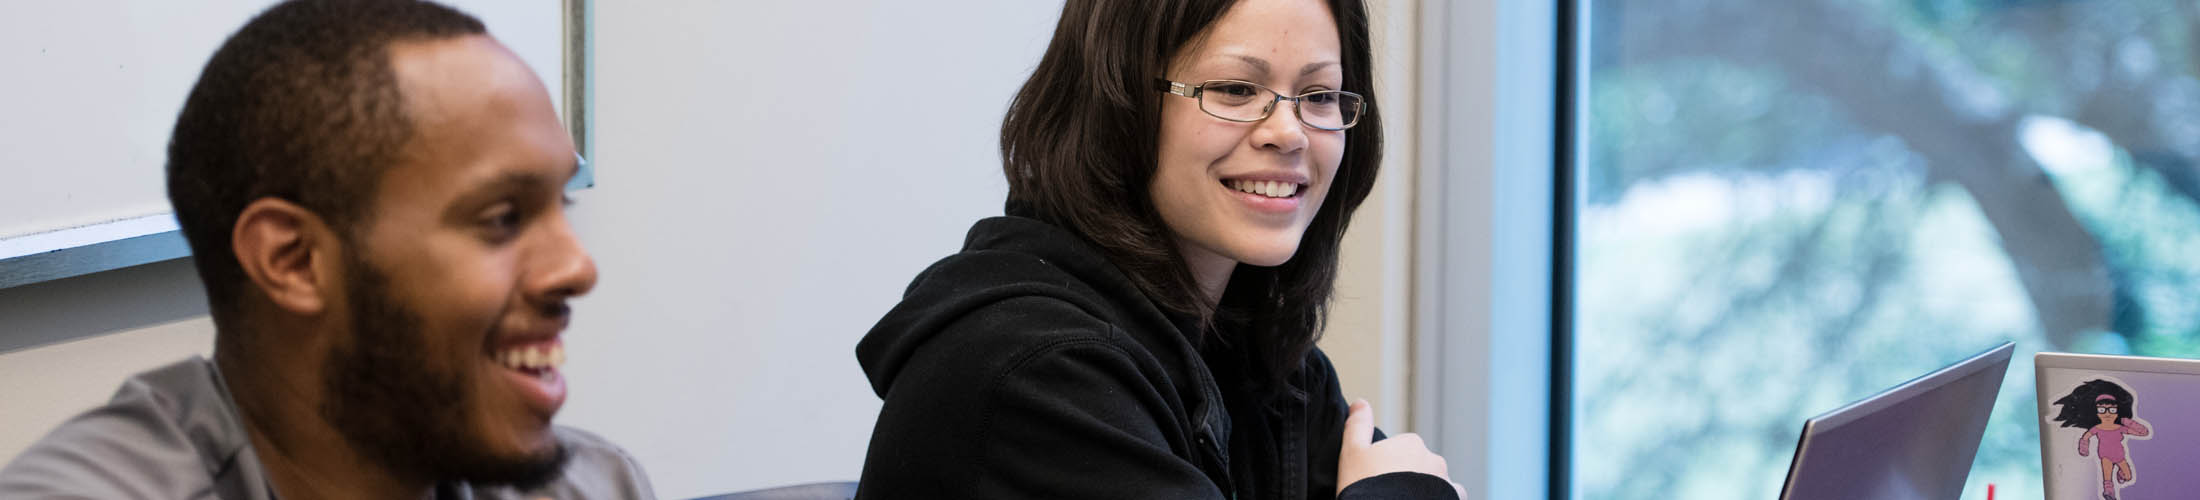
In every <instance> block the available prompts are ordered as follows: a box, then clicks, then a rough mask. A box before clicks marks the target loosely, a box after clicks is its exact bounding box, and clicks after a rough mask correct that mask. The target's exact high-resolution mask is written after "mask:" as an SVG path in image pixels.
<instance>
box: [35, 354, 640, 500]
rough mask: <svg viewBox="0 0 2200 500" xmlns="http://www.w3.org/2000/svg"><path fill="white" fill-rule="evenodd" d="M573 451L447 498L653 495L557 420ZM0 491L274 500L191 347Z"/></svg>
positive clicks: (626, 458)
mask: <svg viewBox="0 0 2200 500" xmlns="http://www.w3.org/2000/svg"><path fill="white" fill-rule="evenodd" d="M554 432H556V433H557V436H558V439H559V440H561V441H564V442H565V446H566V449H567V450H568V451H570V452H571V453H572V461H571V462H567V464H566V469H565V475H564V477H562V478H560V479H558V480H557V481H555V482H552V483H551V484H549V485H548V486H544V487H542V488H540V489H537V490H533V491H518V490H514V489H512V488H506V487H486V486H484V487H474V486H469V485H464V484H447V485H442V486H441V487H438V488H436V491H437V492H438V496H439V497H442V498H460V499H506V498H510V499H535V498H556V499H580V498H655V497H656V496H655V494H654V493H652V492H651V491H650V488H649V479H648V478H647V477H646V476H644V475H643V474H642V469H641V466H639V465H637V464H636V463H635V461H634V457H633V456H632V455H628V454H627V453H626V450H623V449H620V448H619V447H618V446H616V445H613V444H611V443H610V442H608V441H605V440H604V439H603V438H601V437H597V436H596V435H594V434H590V433H587V432H585V431H581V430H578V429H572V428H567V427H556V428H555V430H554ZM0 498H8V499H16V498H36V499H47V498H52V499H59V498H101V499H105V498H145V499H210V498H219V499H226V500H269V499H273V498H275V495H274V493H273V488H272V487H270V486H269V483H268V480H267V471H266V469H264V468H262V466H261V465H260V460H259V457H258V456H257V455H255V454H254V452H253V450H252V440H251V438H250V436H249V435H247V434H245V431H244V426H243V424H242V422H241V421H240V420H239V419H238V418H237V410H236V405H235V404H234V403H232V402H231V399H230V397H229V390H228V388H227V386H226V385H225V384H223V383H222V380H221V373H219V372H217V371H216V370H215V369H214V363H212V362H210V361H207V360H206V359H205V358H200V357H196V356H194V357H192V358H191V359H187V360H183V361H181V362H177V363H175V364H171V365H168V366H164V367H161V368H158V369H154V370H152V371H148V372H144V373H140V374H137V375H136V376H132V377H130V379H129V380H127V381H124V382H123V383H122V388H121V389H119V390H116V391H115V397H114V399H112V400H109V401H108V402H107V404H106V405H103V406H100V407H98V408H94V409H92V410H91V411H88V412H85V413H84V414H82V415H78V416H76V418H72V419H70V420H69V421H68V422H67V423H63V424H61V427H60V428H56V429H54V431H53V432H52V433H50V434H47V435H46V437H44V438H41V439H39V440H38V443H37V444H33V445H31V447H30V449H28V450H25V451H24V452H23V454H22V455H21V456H17V457H16V458H15V461H14V462H11V463H9V464H8V466H7V467H6V468H0Z"/></svg>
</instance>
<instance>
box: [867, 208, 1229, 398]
mask: <svg viewBox="0 0 2200 500" xmlns="http://www.w3.org/2000/svg"><path fill="white" fill-rule="evenodd" d="M1029 296H1043V297H1049V298H1054V299H1060V300H1062V301H1065V302H1068V303H1070V304H1071V305H1074V306H1076V307H1078V308H1079V309H1082V310H1084V311H1085V312H1086V313H1088V314H1091V315H1093V316H1094V317H1096V318H1099V319H1101V320H1102V321H1107V322H1109V323H1111V324H1114V325H1117V326H1118V327H1119V328H1118V330H1120V331H1122V332H1124V333H1126V334H1128V335H1131V336H1132V339H1131V340H1133V341H1136V342H1137V343H1139V344H1143V345H1144V346H1145V347H1146V349H1147V350H1148V351H1149V352H1152V353H1153V354H1154V355H1155V356H1156V357H1159V358H1174V359H1172V360H1171V361H1174V362H1172V363H1170V364H1172V365H1176V366H1200V365H1201V363H1200V361H1199V352H1198V350H1197V349H1194V348H1193V346H1192V344H1191V342H1190V340H1189V339H1190V338H1191V337H1190V336H1188V335H1185V334H1184V333H1183V332H1196V331H1198V330H1196V328H1198V322H1197V321H1196V320H1195V319H1194V318H1190V317H1183V316H1182V315H1172V314H1166V313H1163V312H1162V311H1161V310H1160V309H1159V308H1158V307H1157V306H1155V305H1154V304H1153V301H1151V300H1149V299H1147V298H1146V296H1145V294H1144V293H1142V292H1140V291H1139V290H1138V287H1137V286H1136V285H1133V284H1132V283H1131V281H1130V279H1129V278H1127V277H1125V276H1124V275H1123V273H1122V272H1121V271H1120V270H1118V269H1117V268H1116V267H1115V265H1114V264H1113V263H1111V262H1109V261H1108V260H1107V257H1106V256H1105V254H1103V253H1101V252H1100V250H1099V249H1098V248H1096V247H1093V246H1092V245H1091V244H1089V243H1086V242H1085V240H1084V239H1083V238H1081V237H1079V236H1077V235H1076V234H1075V233H1071V232H1069V231H1067V230H1064V229H1062V228H1059V227H1055V226H1053V225H1051V224H1047V223H1045V222H1042V221H1039V220H1037V219H1031V218H1025V217H1014V216H1007V217H992V218H987V219H984V220H980V221H978V223H977V224H975V225H973V226H971V228H970V233H969V235H968V236H967V237H965V238H964V240H963V249H962V251H961V252H960V253H957V254H955V255H952V256H948V257H947V258H945V259H941V260H940V261H939V262H937V263H934V264H932V266H931V267H929V268H926V269H925V270H924V272H923V273H920V274H918V275H917V278H916V279H915V280H914V281H912V282H910V283H909V288H908V289H907V290H905V291H904V292H903V293H902V300H901V303H900V304H897V305H895V306H894V308H893V310H890V311H888V312H887V313H886V316H885V317H883V318H880V319H879V322H878V324H877V325H874V326H872V327H871V331H870V332H869V333H866V334H864V336H863V340H862V341H861V342H858V343H857V344H856V361H857V362H858V363H860V364H862V365H863V371H864V374H865V375H867V376H868V377H869V378H870V380H871V389H872V390H873V391H875V392H877V393H878V395H879V396H880V397H885V396H886V393H887V390H888V389H889V388H891V387H892V386H893V383H894V379H895V378H896V377H897V376H899V375H900V374H901V372H902V371H903V369H905V368H907V364H908V361H909V359H910V358H911V357H912V356H913V355H915V354H916V352H917V351H918V350H919V349H922V348H923V347H924V346H925V344H927V343H929V342H930V341H932V340H933V339H935V338H936V337H938V336H939V335H940V334H941V333H942V332H943V330H945V329H946V328H947V327H948V326H949V325H951V324H954V323H955V322H956V321H957V320H960V319H962V318H963V316H965V315H967V314H970V313H971V312H972V311H976V310H978V309H981V308H984V307H986V306H988V305H992V304H994V303H996V302H1000V301H1003V300H1007V299H1013V298H1019V297H1029ZM1204 371H1205V370H1200V372H1202V373H1199V374H1198V375H1197V376H1196V377H1191V378H1179V379H1178V380H1193V379H1207V380H1211V378H1210V376H1209V375H1207V374H1206V373H1204ZM1186 375H1189V374H1186Z"/></svg>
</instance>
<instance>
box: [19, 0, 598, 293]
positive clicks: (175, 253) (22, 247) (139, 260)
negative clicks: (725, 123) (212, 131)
mask: <svg viewBox="0 0 2200 500" xmlns="http://www.w3.org/2000/svg"><path fill="white" fill-rule="evenodd" d="M562 1H563V4H562V7H563V9H564V15H562V16H560V17H561V19H562V23H563V33H564V41H563V50H562V52H563V53H564V57H563V59H564V61H563V62H564V64H563V68H562V71H561V72H560V75H561V77H562V79H563V80H564V81H562V82H560V85H561V88H562V89H563V90H564V99H565V102H564V103H563V104H564V107H565V111H566V112H565V128H566V130H567V131H569V132H571V133H572V134H573V148H574V151H575V152H576V153H578V154H579V155H580V156H581V160H580V172H579V173H578V174H576V175H574V177H573V180H572V181H571V182H569V183H567V184H566V186H565V187H566V189H567V190H573V189H581V188H588V187H593V186H595V185H596V173H595V172H596V170H595V168H594V166H593V165H591V164H590V162H589V161H588V160H587V159H588V158H592V157H594V154H593V153H594V151H593V147H594V145H595V138H596V134H595V127H594V126H593V124H594V122H595V111H596V109H595V103H596V99H595V94H594V92H593V89H594V88H595V80H596V67H595V61H594V60H593V58H591V57H590V55H591V54H593V53H594V52H595V45H596V40H595V37H594V36H593V33H592V32H591V30H589V24H591V23H590V21H589V20H590V19H594V18H595V0H562ZM179 229H180V227H179V226H177V224H176V217H175V213H174V212H162V213H157V214H152V215H144V216H138V217H130V218H125V219H117V220H111V221H107V222H100V223H95V224H86V225H82V226H76V227H69V228H62V229H55V230H51V231H44V232H38V233H31V234H25V235H17V236H0V289H6V288H14V287H19V286H23V285H29V284H32V283H40V282H46V281H53V280H58V279H63V278H70V277H75V276H83V275H86V274H91V273H96V272H101V271H109V270H114V269H121V268H125V267H133V266H139V265H144V264H151V263H154V262H161V261H167V260H173V259H180V258H184V257H189V256H190V255H191V247H190V246H189V245H188V244H186V243H185V241H184V239H183V233H182V232H181V231H180V230H179Z"/></svg>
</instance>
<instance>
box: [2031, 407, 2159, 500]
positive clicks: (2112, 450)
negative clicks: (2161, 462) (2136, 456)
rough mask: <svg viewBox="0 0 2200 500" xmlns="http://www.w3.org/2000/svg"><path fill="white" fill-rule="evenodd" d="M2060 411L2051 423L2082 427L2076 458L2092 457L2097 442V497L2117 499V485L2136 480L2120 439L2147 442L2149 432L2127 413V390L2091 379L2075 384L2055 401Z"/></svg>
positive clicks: (2144, 423)
mask: <svg viewBox="0 0 2200 500" xmlns="http://www.w3.org/2000/svg"><path fill="white" fill-rule="evenodd" d="M2055 404H2056V405H2060V406H2062V412H2061V413H2060V414H2058V415H2056V416H2055V421H2057V422H2062V426H2063V427H2082V428H2085V433H2084V434H2079V435H2078V456H2081V457H2082V456H2094V455H2095V454H2094V453H2092V452H2093V451H2094V448H2095V446H2096V443H2098V447H2099V451H2100V453H2098V454H2097V456H2098V457H2099V458H2100V461H2101V498H2102V500H2117V493H2118V491H2117V490H2118V489H2119V488H2121V486H2119V485H2121V484H2130V483H2131V482H2133V481H2137V480H2138V478H2139V476H2138V473H2137V472H2135V471H2134V470H2133V469H2132V456H2131V452H2130V450H2128V449H2126V448H2125V446H2124V438H2126V437H2130V438H2133V439H2147V438H2148V436H2150V435H2151V433H2152V432H2153V431H2151V430H2149V429H2148V428H2147V423H2146V421H2144V420H2140V419H2139V417H2138V416H2137V415H2133V414H2132V412H2131V407H2132V397H2131V391H2129V390H2125V389H2124V387H2123V386H2122V385H2118V384H2117V383H2115V382H2110V381H2107V380H2101V379H2095V380H2093V381H2091V382H2086V383H2085V384H2083V385H2079V386H2078V388H2076V389H2073V390H2071V391H2070V395H2067V396H2063V397H2062V398H2060V399H2056V400H2055Z"/></svg>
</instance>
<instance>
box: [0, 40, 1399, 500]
mask: <svg viewBox="0 0 2200 500" xmlns="http://www.w3.org/2000/svg"><path fill="white" fill-rule="evenodd" d="M1386 5H1390V4H1386ZM1378 10H1379V11H1381V12H1389V14H1386V15H1384V16H1381V17H1379V19H1382V21H1381V23H1380V24H1384V25H1386V26H1391V27H1393V28H1396V27H1398V26H1405V27H1407V29H1408V33H1410V29H1411V26H1413V25H1414V24H1415V23H1414V21H1413V19H1412V18H1411V17H1410V14H1411V13H1412V12H1414V10H1413V9H1411V8H1410V5H1408V6H1407V7H1405V8H1400V9H1387V8H1385V9H1378ZM1058 13H1059V3H1057V2H1025V1H1010V0H997V1H985V2H971V3H970V4H967V5H955V6H951V7H945V6H940V5H936V4H932V3H924V2H893V1H886V0H875V1H863V2H854V1H850V2H718V1H706V0H678V1H674V0H666V1H656V2H612V1H599V2H598V4H597V6H596V19H595V22H596V24H595V29H596V32H595V40H596V52H595V58H596V71H597V77H596V84H597V88H596V90H595V96H596V99H597V104H596V112H597V116H596V124H595V126H596V127H597V129H596V130H597V134H596V137H597V140H598V143H597V151H596V154H595V157H593V158H591V160H593V161H594V162H595V164H596V166H597V172H596V176H597V177H596V180H597V187H595V188H593V189H589V190H586V191H582V192H580V193H578V194H576V198H577V199H578V200H579V204H578V205H576V206H575V207H573V216H574V221H575V222H574V223H575V225H576V226H577V229H578V231H579V232H580V235H581V238H582V241H583V242H584V243H585V244H586V245H587V246H588V248H589V250H590V251H591V252H592V253H593V255H594V256H595V258H596V261H597V265H598V267H599V269H600V273H601V280H600V282H599V284H598V286H597V288H596V290H595V292H594V293H593V294H591V295H590V296H588V297H586V298H583V299H581V300H579V301H577V302H576V303H575V312H576V314H575V319H574V323H573V325H572V328H571V329H570V330H569V331H568V334H567V345H568V348H569V350H570V356H571V358H572V359H571V361H570V362H569V364H568V365H567V367H566V370H567V372H568V375H569V377H570V381H571V382H570V383H571V388H572V391H573V393H572V398H571V399H570V400H569V402H568V404H567V405H566V407H565V409H564V411H563V413H561V416H560V422H561V423H563V424H566V425H573V426H579V427H584V428H588V429H591V430H594V431H597V432H599V433H602V434H604V435H605V436H607V437H609V438H611V439H612V440H614V441H616V442H618V443H620V444H622V445H624V446H625V447H627V448H628V449H629V450H630V451H632V452H634V453H635V454H637V455H638V456H639V457H640V458H641V460H642V462H643V465H644V466H645V467H646V468H647V469H648V470H649V472H650V474H651V476H652V479H653V480H654V481H655V482H656V485H657V488H658V493H660V495H662V496H664V497H666V498H685V497H693V496H699V495H705V494H712V493H722V492H728V491H735V490H743V489H751V488H759V487H766V486H772V485H783V484H793V483H801V482H810V481H824V480H852V479H854V478H855V477H856V476H857V474H858V472H859V469H860V467H861V465H862V457H863V449H864V446H865V445H866V444H867V443H868V440H869V435H870V430H871V424H872V421H873V418H874V417H875V416H876V413H877V410H878V399H877V397H876V396H875V395H873V394H872V393H871V391H870V388H869V386H868V384H867V383H866V382H865V379H864V378H863V375H862V372H861V369H860V368H859V367H858V366H857V365H856V362H855V357H854V346H855V343H856V341H857V340H858V339H859V338H861V336H862V335H863V333H864V332H865V331H866V330H867V329H868V328H869V327H870V326H871V323H872V322H873V321H875V320H876V319H877V318H878V317H879V315H881V314H882V313H884V312H885V311H886V309H887V308H889V307H891V306H892V304H893V303H894V302H895V301H896V299H897V298H898V296H899V294H900V291H901V289H902V287H903V286H905V285H906V284H907V282H908V280H909V279H910V278H911V277H912V276H914V274H915V273H916V272H917V271H918V270H920V269H922V268H923V267H924V266H925V265H927V264H929V263H930V262H932V261H933V260H935V259H937V258H939V257H941V256H944V255H946V254H948V253H950V252H952V251H954V250H955V249H957V248H958V247H959V246H960V244H961V241H962V235H963V231H964V230H965V229H967V227H968V224H969V223H970V222H972V221H974V220H976V219H978V218H981V217H985V216H989V215H994V214H998V213H999V212H1000V202H1001V199H1002V196H1003V194H1004V193H1005V184H1004V183H1003V182H1002V180H1001V178H1000V173H999V170H998V164H999V163H998V153H997V152H996V145H997V143H998V141H997V139H996V133H997V131H998V127H999V123H1000V117H1001V113H1002V112H1004V111H1005V109H1006V106H1007V102H1008V98H1009V97H1010V95H1011V94H1012V93H1013V92H1014V90H1015V88H1016V86H1017V85H1018V84H1020V83H1021V82H1022V80H1023V78H1025V77H1026V76H1028V74H1029V71H1030V68H1031V66H1032V65H1033V64H1034V63H1035V62H1036V61H1037V57H1038V55H1039V52H1040V50H1041V49H1042V48H1043V47H1044V44H1045V42H1046V40H1047V38H1048V36H1049V35H1050V34H1051V31H1052V29H1053V25H1054V21H1055V18H1056V16H1057V15H1058ZM241 21H242V20H241V19H240V20H238V22H241ZM1377 36H1378V39H1380V40H1390V41H1389V42H1382V43H1386V44H1387V45H1385V46H1384V47H1385V48H1382V49H1378V50H1379V51H1383V52H1384V53H1385V55H1382V56H1379V57H1380V58H1381V59H1382V61H1380V62H1382V64H1383V66H1381V67H1379V68H1378V79H1379V80H1380V81H1382V82H1383V83H1382V85H1383V89H1384V90H1383V91H1384V92H1385V93H1386V94H1389V95H1385V96H1383V97H1384V98H1385V104H1386V107H1385V109H1384V111H1385V113H1386V114H1387V119H1388V120H1389V121H1388V122H1386V125H1388V126H1389V127H1390V128H1389V130H1390V132H1391V134H1392V141H1393V142H1392V143H1391V144H1390V147H1391V148H1392V150H1391V151H1392V152H1391V153H1390V154H1388V158H1390V161H1391V163H1390V164H1389V165H1386V170H1385V174H1384V176H1385V177H1384V181H1383V186H1384V187H1382V188H1381V189H1380V190H1379V194H1378V195H1377V197H1376V198H1375V199H1374V200H1371V201H1370V202H1369V204H1368V205H1367V207H1368V208H1366V209H1365V211H1364V212H1363V213H1362V214H1361V216H1360V219H1359V220H1358V221H1356V222H1355V229H1354V233H1353V234H1352V235H1349V236H1348V237H1349V238H1351V239H1352V240H1353V242H1352V243H1350V244H1349V245H1348V247H1347V252H1348V253H1347V255H1345V257H1344V258H1345V261H1346V263H1345V269H1346V272H1347V273H1349V274H1350V276H1347V277H1346V278H1345V283H1343V284H1341V286H1342V287H1343V288H1344V289H1342V290H1340V292H1339V301H1338V304H1337V306H1336V309H1335V311H1336V315H1337V319H1336V323H1334V324H1333V327H1332V333H1331V334H1330V337H1329V339H1328V340H1327V341H1325V343H1324V347H1325V348H1326V349H1329V350H1331V351H1332V352H1333V354H1334V355H1335V356H1336V358H1337V362H1338V364H1339V369H1340V371H1341V372H1342V377H1343V378H1344V383H1345V385H1346V387H1347V391H1348V393H1351V395H1353V396H1355V397H1367V398H1369V399H1371V400H1374V401H1376V402H1377V403H1378V404H1381V405H1383V408H1384V409H1385V410H1386V412H1385V414H1384V415H1383V420H1384V422H1385V425H1386V426H1387V427H1390V428H1393V429H1395V428H1399V427H1401V426H1402V425H1403V424H1402V423H1403V422H1404V421H1405V418H1406V417H1407V415H1408V414H1409V412H1408V411H1406V410H1407V409H1408V407H1409V406H1410V403H1411V402H1410V401H1406V400H1405V399H1406V396H1407V395H1409V394H1410V393H1408V392H1407V391H1406V387H1405V385H1404V384H1405V379H1406V375H1405V374H1406V373H1407V372H1406V369H1407V367H1406V359H1409V358H1410V357H1411V356H1410V352H1407V351H1406V350H1407V349H1408V344H1407V343H1406V338H1407V332H1406V323H1407V321H1406V318H1407V316H1406V315H1407V313H1408V311H1407V309H1406V305H1405V304H1406V303H1408V302H1409V301H1410V299H1411V298H1410V296H1408V295H1407V293H1409V292H1410V289H1409V288H1408V285H1409V284H1410V277H1411V275H1412V273H1411V270H1410V268H1409V267H1407V266H1406V265H1405V264H1404V263H1403V262H1402V259H1406V258H1408V257H1410V255H1409V254H1408V253H1407V251H1406V250H1405V249H1403V248H1400V245H1404V244H1406V243H1405V242H1409V241H1411V239H1412V238H1411V234H1410V231H1411V225H1410V221H1411V220H1412V218H1411V210H1410V207H1411V206H1412V205H1411V200H1412V199H1413V198H1412V196H1413V194H1412V191H1413V187H1412V174H1411V173H1412V170H1413V169H1412V168H1411V167H1410V165H1411V161H1412V158H1413V157H1414V155H1413V154H1412V149H1411V147H1410V145H1411V144H1413V142H1412V141H1411V140H1410V137H1411V135H1412V134H1411V132H1410V131H1411V130H1413V126H1412V124H1413V123H1414V122H1415V118H1414V113H1413V112H1412V110H1413V109H1412V108H1413V107H1414V106H1413V105H1411V104H1410V103H1412V102H1414V101H1413V99H1411V98H1410V97H1409V94H1411V91H1410V90H1411V89H1412V88H1414V84H1413V80H1412V79H1411V78H1406V79H1403V80H1399V79H1395V78H1392V77H1389V76H1384V74H1386V73H1389V72H1394V71H1395V72H1409V71H1410V70H1411V68H1412V67H1413V65H1414V64H1415V63H1414V50H1413V49H1412V47H1413V45H1412V44H1411V42H1412V40H1414V39H1415V37H1414V36H1412V35H1410V34H1402V35H1399V36H1396V37H1387V36H1386V35H1383V34H1380V33H1378V35H1377ZM1399 44H1402V45H1399ZM1402 145H1403V146H1402ZM1401 147H1403V149H1401ZM194 279H195V277H194V276H193V275H192V273H191V271H190V266H189V264H188V263H186V262H183V261H172V262H165V263H159V264H153V265H148V266H141V267H138V268H131V269H124V270H119V271H112V272H107V273H100V274H95V275H90V276H85V277H80V278H74V279H69V280H63V281H59V282H52V283H45V284H39V285H33V286H30V287H24V288H19V289H11V290H0V329H5V330H15V329H25V330H35V331H34V332H32V334H37V335H60V334H66V333H80V332H115V334H113V335H106V336H99V337H94V338H89V339H85V340H79V341H74V342H69V343H64V344H57V345H52V346H47V347H42V348H37V349H32V350H26V351H19V352H14V353H8V354H0V401H5V402H7V404H0V457H12V456H13V455H14V454H16V453H17V452H19V450H20V449H21V448H22V447H23V446H25V445H27V444H29V442H31V441H32V440H35V439H36V438H37V437H38V436H39V435H41V434H43V433H44V432H45V431H46V430H47V429H50V428H51V427H52V426H53V425H55V424H57V423H59V422H60V421H61V420H63V419H65V418H67V417H68V416H69V415H71V414H73V413H75V412H77V411H81V410H82V409H83V408H86V407H89V406H91V405H94V404H96V403H98V402H99V401H102V400H104V399H105V398H106V397H107V395H108V394H109V393H111V392H112V391H113V390H114V388H115V386H116V384H117V383H119V381H120V380H122V378H124V377H126V376H127V375H128V374H130V373H134V372H136V371H139V370H142V369H144V368H149V367H152V366H155V365H158V364H160V363H162V362H165V361H168V360H172V359H176V358H180V357H183V356H187V355H189V354H192V353H200V354H204V353H206V352H208V351H209V349H210V342H211V326H210V325H209V324H208V322H207V321H206V319H205V316H204V309H205V306H204V301H203V299H202V298H200V297H199V296H198V294H199V291H198V288H197V286H198V285H197V283H196V282H195V281H193V280H194ZM9 334H16V333H15V332H13V331H11V332H9Z"/></svg>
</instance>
